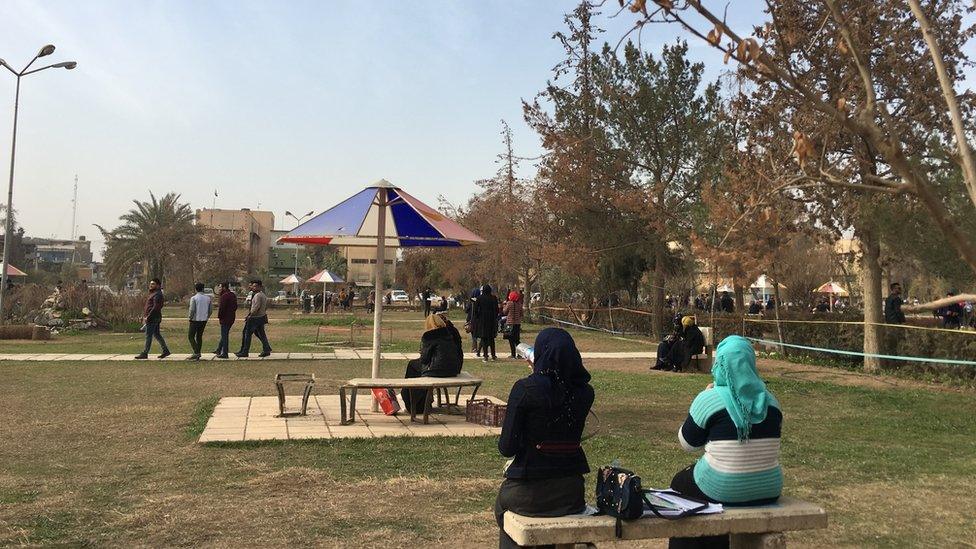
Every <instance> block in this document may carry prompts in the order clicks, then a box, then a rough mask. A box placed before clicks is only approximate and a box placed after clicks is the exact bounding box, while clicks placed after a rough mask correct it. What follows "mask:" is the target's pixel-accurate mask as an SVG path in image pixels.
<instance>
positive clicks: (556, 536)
mask: <svg viewBox="0 0 976 549" xmlns="http://www.w3.org/2000/svg"><path fill="white" fill-rule="evenodd" d="M615 524H616V519H614V518H613V517H609V516H603V515H601V516H583V515H571V516H565V517H552V518H536V517H525V516H522V515H518V514H515V513H513V512H511V511H509V512H507V513H505V532H506V533H507V534H508V535H509V536H511V537H512V539H513V540H515V542H516V543H518V544H519V545H543V544H556V545H567V544H569V545H571V544H573V543H595V542H601V541H615V540H616V539H617V538H616V536H615V533H614V530H615V528H614V527H615ZM826 527H827V512H826V511H824V510H823V508H821V507H819V506H817V505H815V504H813V503H808V502H805V501H800V500H797V499H793V498H789V497H785V496H784V497H782V498H780V501H779V503H778V504H776V505H768V506H762V507H726V508H725V512H723V513H718V514H714V515H700V516H694V517H687V518H683V519H680V520H665V519H659V518H641V519H637V520H630V521H627V520H625V521H624V522H623V538H622V539H629V540H637V539H655V538H671V537H699V536H719V535H723V534H732V535H733V537H735V535H736V534H766V533H775V532H789V531H793V530H813V529H817V528H826ZM749 537H753V536H749Z"/></svg>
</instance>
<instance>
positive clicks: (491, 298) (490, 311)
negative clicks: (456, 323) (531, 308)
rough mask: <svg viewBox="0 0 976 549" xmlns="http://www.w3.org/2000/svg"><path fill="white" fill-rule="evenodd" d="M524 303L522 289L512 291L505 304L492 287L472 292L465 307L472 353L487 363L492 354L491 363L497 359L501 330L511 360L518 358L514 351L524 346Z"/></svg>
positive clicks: (465, 325) (486, 286) (466, 329)
mask: <svg viewBox="0 0 976 549" xmlns="http://www.w3.org/2000/svg"><path fill="white" fill-rule="evenodd" d="M524 302H525V294H524V293H522V291H521V290H510V291H509V292H508V294H507V296H506V299H505V301H504V302H501V301H499V299H498V297H496V296H495V295H494V290H493V289H492V287H491V286H490V285H489V284H485V285H484V286H481V287H480V288H475V289H474V290H472V291H471V299H470V300H469V301H468V302H467V303H466V304H465V306H464V311H465V319H466V320H465V324H464V329H465V331H466V332H468V333H469V334H471V347H472V349H471V350H472V351H474V352H475V353H476V354H477V356H478V357H481V358H482V360H484V362H488V358H489V353H491V354H490V356H491V360H498V356H497V354H496V352H495V339H497V338H498V333H499V331H501V333H502V336H503V338H504V339H507V340H508V343H509V346H510V348H511V354H510V355H509V358H515V348H516V347H518V345H519V343H521V336H522V317H523V314H524V312H523V307H524Z"/></svg>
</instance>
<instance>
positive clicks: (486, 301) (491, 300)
mask: <svg viewBox="0 0 976 549" xmlns="http://www.w3.org/2000/svg"><path fill="white" fill-rule="evenodd" d="M472 316H473V317H474V318H473V320H472V321H473V323H474V329H475V330H476V331H472V332H471V333H477V334H478V339H479V340H480V343H479V351H480V353H481V356H482V357H483V359H484V361H485V362H488V349H491V359H492V360H498V357H497V356H496V355H495V338H496V337H498V298H497V297H495V296H494V295H493V293H492V291H491V286H489V285H487V284H485V285H484V286H482V287H481V295H480V296H478V299H477V300H476V301H475V302H474V313H473V314H472Z"/></svg>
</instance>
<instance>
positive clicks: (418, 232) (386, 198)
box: [278, 179, 485, 404]
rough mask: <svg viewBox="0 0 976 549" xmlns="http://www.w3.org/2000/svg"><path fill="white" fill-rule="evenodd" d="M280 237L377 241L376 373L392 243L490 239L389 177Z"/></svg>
mask: <svg viewBox="0 0 976 549" xmlns="http://www.w3.org/2000/svg"><path fill="white" fill-rule="evenodd" d="M278 242H291V243H294V244H306V245H308V244H312V245H314V244H318V245H320V246H325V245H330V244H331V245H333V246H364V247H374V246H375V247H376V267H375V270H374V273H375V277H376V283H375V285H374V291H375V292H376V293H375V295H376V300H375V307H374V309H373V311H374V312H373V368H372V376H373V377H374V378H375V377H379V373H380V334H381V333H382V326H381V323H382V321H383V298H382V296H383V267H384V260H385V259H386V246H394V247H400V248H416V247H435V246H436V247H442V246H446V247H458V246H468V245H472V244H483V243H484V242H485V241H484V239H483V238H481V237H480V236H478V235H476V234H474V233H473V232H471V231H469V230H467V229H465V228H464V227H462V226H461V225H459V224H457V223H455V222H454V221H452V220H450V219H448V218H447V217H445V216H444V215H443V214H441V213H440V212H438V211H437V210H435V209H434V208H431V207H430V206H428V205H426V204H424V203H423V202H421V201H419V200H417V199H416V198H414V197H412V196H410V195H409V194H407V193H405V192H404V191H403V190H402V189H400V188H399V187H396V186H395V185H393V184H391V183H390V182H389V181H387V180H385V179H381V180H379V181H377V182H376V183H374V184H372V185H370V186H369V187H366V188H365V189H363V190H362V191H360V192H358V193H356V194H355V195H353V196H351V197H350V198H348V199H346V200H344V201H342V202H340V203H339V204H337V205H335V206H333V207H331V208H329V209H328V210H326V211H324V212H322V213H320V214H319V215H317V216H315V217H313V218H312V219H309V220H308V221H306V222H305V223H302V224H301V225H299V226H297V227H295V228H294V229H293V230H292V231H291V232H289V233H288V234H286V235H285V236H283V237H281V238H279V239H278ZM374 404H375V403H374Z"/></svg>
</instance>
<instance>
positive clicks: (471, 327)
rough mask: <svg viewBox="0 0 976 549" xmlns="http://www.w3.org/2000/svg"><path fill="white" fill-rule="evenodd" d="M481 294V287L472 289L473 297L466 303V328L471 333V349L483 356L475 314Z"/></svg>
mask: <svg viewBox="0 0 976 549" xmlns="http://www.w3.org/2000/svg"><path fill="white" fill-rule="evenodd" d="M480 296H481V288H475V289H473V290H471V299H469V300H467V301H466V302H465V303H464V314H465V317H466V320H465V323H464V327H465V330H466V331H467V332H468V333H470V334H471V351H472V352H474V353H478V356H479V357H480V356H481V346H480V345H478V319H476V318H475V316H474V304H475V303H477V302H478V297H480Z"/></svg>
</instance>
